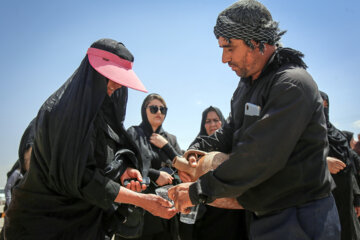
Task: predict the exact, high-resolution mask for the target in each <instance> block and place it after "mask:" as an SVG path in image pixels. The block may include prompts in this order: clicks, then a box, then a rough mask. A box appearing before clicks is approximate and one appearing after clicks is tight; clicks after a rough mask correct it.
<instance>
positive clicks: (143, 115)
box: [140, 93, 166, 138]
mask: <svg viewBox="0 0 360 240" xmlns="http://www.w3.org/2000/svg"><path fill="white" fill-rule="evenodd" d="M152 96H160V95H159V94H157V93H151V94H149V95H148V96H147V97H146V98H145V99H144V101H143V103H142V105H141V118H142V122H141V123H140V127H141V128H142V129H143V130H144V133H145V135H146V137H147V138H150V136H151V135H152V134H153V133H158V134H160V135H163V136H164V134H165V132H164V129H163V127H162V125H160V126H159V127H158V128H157V129H156V130H155V132H154V130H153V128H152V126H151V124H150V122H149V119H148V118H147V115H146V107H147V106H146V104H147V99H149V98H150V97H152ZM165 107H166V106H165ZM165 117H166V115H165ZM165 117H164V120H165Z"/></svg>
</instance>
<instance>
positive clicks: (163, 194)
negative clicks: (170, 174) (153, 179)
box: [155, 185, 174, 205]
mask: <svg viewBox="0 0 360 240" xmlns="http://www.w3.org/2000/svg"><path fill="white" fill-rule="evenodd" d="M171 187H173V185H165V186H162V187H159V188H156V189H155V193H156V195H158V196H160V197H162V198H164V199H166V200H168V201H169V202H171V204H173V205H174V202H173V201H172V200H171V199H170V198H169V196H168V191H169V188H171Z"/></svg>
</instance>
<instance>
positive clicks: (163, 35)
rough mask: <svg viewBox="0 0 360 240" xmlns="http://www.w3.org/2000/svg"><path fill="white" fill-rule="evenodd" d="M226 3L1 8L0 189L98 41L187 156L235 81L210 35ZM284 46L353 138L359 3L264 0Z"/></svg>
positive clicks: (129, 118)
mask: <svg viewBox="0 0 360 240" xmlns="http://www.w3.org/2000/svg"><path fill="white" fill-rule="evenodd" d="M232 3H234V1H229V0H223V1H217V0H191V1H190V0H183V1H165V0H154V1H146V0H132V1H129V0H127V1H126V0H103V1H95V0H87V1H84V0H79V1H68V0H63V1H48V0H42V1H40V0H32V1H20V0H11V1H10V0H2V1H1V8H0V29H1V37H0V52H1V58H0V69H1V78H0V81H1V88H0V109H1V118H0V133H1V135H0V150H1V156H0V187H1V186H4V184H5V179H6V178H5V173H6V172H7V171H8V170H9V168H10V167H11V165H12V164H13V163H14V162H15V161H16V159H17V151H18V144H19V141H20V138H21V136H22V133H23V131H24V130H25V128H26V127H27V125H28V123H29V122H30V121H31V120H32V119H33V118H34V117H35V116H36V114H37V111H38V110H39V108H40V106H41V105H42V103H43V102H44V101H45V100H46V99H47V97H48V96H49V95H51V94H52V93H53V92H54V91H55V90H57V89H58V88H59V87H60V86H61V85H62V83H63V82H65V81H66V79H67V78H68V77H69V76H70V75H71V74H72V73H73V72H74V70H75V69H76V68H77V67H78V66H79V64H80V62H81V60H82V59H83V57H84V56H85V53H86V50H87V48H88V47H89V46H90V45H91V43H92V42H94V41H96V40H98V39H100V38H113V39H116V40H118V41H120V42H123V43H124V44H125V45H126V46H127V48H128V49H129V50H130V51H131V52H132V53H133V55H134V56H135V62H134V70H135V72H136V73H137V75H138V76H139V78H140V79H141V80H142V82H143V83H144V85H145V86H146V88H147V89H148V90H149V92H150V93H153V92H156V93H159V94H160V95H162V96H163V97H164V99H165V100H166V102H167V105H168V107H169V111H168V115H167V117H166V119H165V122H164V125H163V126H164V129H165V130H166V131H168V132H170V133H172V134H174V135H176V136H177V138H178V142H179V144H180V146H181V147H182V148H183V149H186V148H187V147H188V145H189V144H190V142H191V141H192V140H193V139H194V137H195V136H196V135H197V133H198V131H199V130H200V120H201V112H202V111H203V110H204V109H205V108H206V107H208V106H210V105H214V106H217V107H219V108H220V109H221V110H222V112H223V114H224V116H227V115H228V113H229V111H230V99H231V96H232V93H233V91H234V90H235V88H236V86H237V84H238V82H239V78H238V77H237V76H236V75H235V73H234V72H232V71H231V69H230V68H229V67H228V66H227V65H225V64H222V63H221V49H220V48H219V47H218V43H217V40H216V39H215V37H214V34H213V27H214V24H215V22H216V17H217V15H218V13H219V12H220V11H222V10H223V9H225V8H226V7H228V6H229V5H231V4H232ZM262 3H263V4H265V5H266V6H267V7H268V9H269V10H270V12H271V13H272V16H273V18H274V20H276V21H279V22H280V28H281V29H282V30H287V31H288V32H287V33H286V34H285V35H284V36H283V38H282V43H283V45H284V46H286V47H292V48H295V49H297V50H300V51H302V52H303V53H304V54H305V59H304V60H305V62H306V63H307V64H308V66H309V69H308V71H309V72H310V74H311V75H312V76H313V78H314V79H315V81H316V82H317V84H318V86H319V88H320V89H321V90H323V91H325V92H327V93H328V95H329V97H330V120H331V121H332V122H333V124H334V125H335V126H337V127H338V128H339V129H342V130H350V131H353V132H355V133H360V112H359V107H358V103H359V100H360V97H359V90H360V81H359V80H360V77H359V74H358V71H359V68H360V64H359V63H360V47H359V39H360V28H359V23H360V17H359V14H358V10H359V9H360V1H358V0H349V1H334V0H330V1H329V0H317V1H310V0H303V1H289V0H264V1H262ZM145 97H146V94H145V93H142V92H137V91H134V90H129V100H128V110H127V115H126V121H125V126H126V127H130V126H131V125H137V124H139V123H140V121H141V116H140V106H141V103H142V101H143V99H144V98H145Z"/></svg>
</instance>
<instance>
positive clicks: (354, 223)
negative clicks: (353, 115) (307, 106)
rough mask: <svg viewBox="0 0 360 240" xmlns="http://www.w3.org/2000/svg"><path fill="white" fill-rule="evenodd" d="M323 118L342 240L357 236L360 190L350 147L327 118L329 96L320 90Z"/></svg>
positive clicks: (358, 229)
mask: <svg viewBox="0 0 360 240" xmlns="http://www.w3.org/2000/svg"><path fill="white" fill-rule="evenodd" d="M320 94H321V97H322V99H323V104H324V114H325V118H326V126H327V136H328V141H329V153H328V157H327V163H328V168H329V171H330V173H331V175H332V177H333V179H334V181H335V184H336V188H335V189H334V190H333V191H332V193H333V195H334V198H335V202H336V206H337V209H338V212H339V217H340V224H341V239H342V240H350V239H353V240H356V239H360V224H359V221H358V219H357V217H358V216H359V215H360V190H359V186H358V183H357V181H356V177H355V174H356V169H355V165H354V161H353V159H352V156H351V151H352V150H351V148H350V146H349V143H348V140H347V139H346V136H345V134H344V133H343V132H342V131H340V130H338V129H337V128H336V127H335V126H334V125H333V124H331V122H330V119H329V97H328V95H327V94H326V93H324V92H321V91H320Z"/></svg>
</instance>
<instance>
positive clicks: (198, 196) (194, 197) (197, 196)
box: [189, 182, 208, 205]
mask: <svg viewBox="0 0 360 240" xmlns="http://www.w3.org/2000/svg"><path fill="white" fill-rule="evenodd" d="M198 185H200V183H199V182H195V183H193V184H191V185H190V187H189V197H190V200H191V203H192V204H194V205H197V204H206V203H208V196H207V195H206V194H204V193H201V192H200V191H199V189H201V188H200V186H198Z"/></svg>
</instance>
